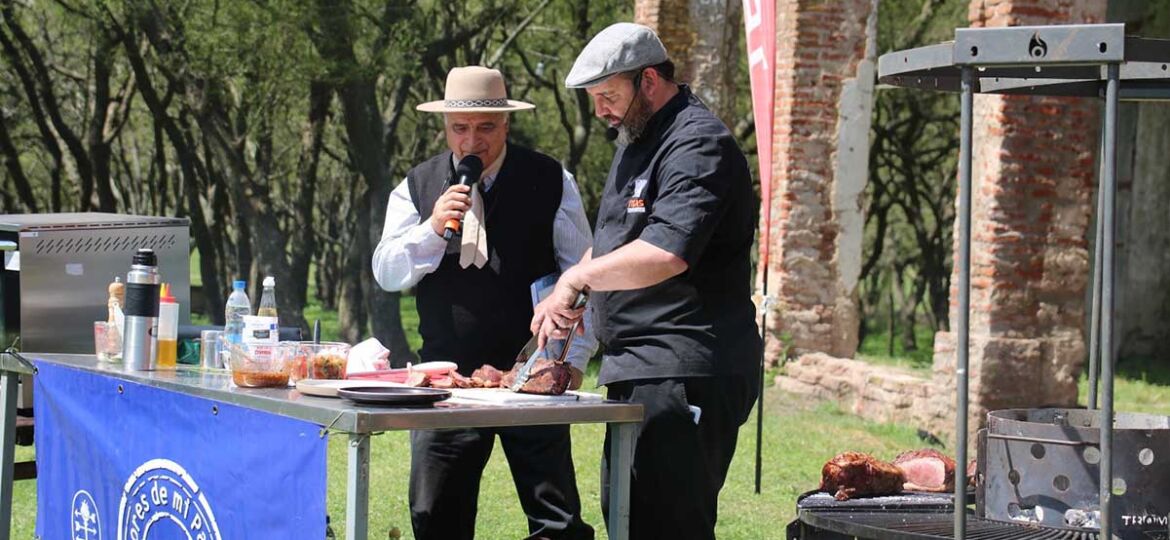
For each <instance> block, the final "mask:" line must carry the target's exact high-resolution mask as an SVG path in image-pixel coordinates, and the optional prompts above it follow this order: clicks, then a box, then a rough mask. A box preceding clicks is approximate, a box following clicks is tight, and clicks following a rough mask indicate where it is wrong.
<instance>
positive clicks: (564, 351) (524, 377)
mask: <svg viewBox="0 0 1170 540" xmlns="http://www.w3.org/2000/svg"><path fill="white" fill-rule="evenodd" d="M588 301H589V294H588V293H586V292H585V291H581V292H579V293H577V299H576V300H575V301H573V309H581V308H583V307H585V303H586V302H588ZM582 318H584V315H582ZM580 324H581V319H577V320H576V321H574V322H573V326H572V327H570V328H569V335H568V336H567V337H566V338H565V344H564V346H563V347H562V348H561V353H560V354H559V355H557V358H556V359H554V361H555V362H556V363H558V364H561V363H564V361H565V357H566V356H568V354H569V345H571V344H572V343H573V336H575V335H577V327H578V326H579V325H580ZM536 340H537V336H535V335H534V336H532V339H530V340H528V344H526V345H524V348H523V349H521V352H520V354H521V355H524V354H525V353H526V352H527V351H528V350H530V349H533V350H532V352H531V353H528V355H527V356H528V359H527V360H525V361H524V365H523V366H520V371H519V372H517V373H516V380H515V381H513V382H512V386H510V387H509V388H510V389H511V390H512V391H513V392H519V391H520V388H521V387H523V386H524V383H527V382H528V379H530V378H532V366H533V365H535V364H536V361H537V360H539V359H541V358H548V352H547V351H546V350H545V349H536V346H535V345H536ZM517 360H519V359H517Z"/></svg>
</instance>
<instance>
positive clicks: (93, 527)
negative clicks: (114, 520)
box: [69, 489, 102, 540]
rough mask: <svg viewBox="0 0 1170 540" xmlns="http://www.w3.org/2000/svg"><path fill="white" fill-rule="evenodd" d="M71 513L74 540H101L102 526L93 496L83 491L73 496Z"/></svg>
mask: <svg viewBox="0 0 1170 540" xmlns="http://www.w3.org/2000/svg"><path fill="white" fill-rule="evenodd" d="M70 508H71V510H70V512H69V534H70V535H71V536H70V538H72V539H73V540H101V538H102V525H101V519H100V518H99V517H98V508H97V503H96V502H94V500H93V495H90V494H89V492H88V491H86V490H84V489H81V490H78V491H77V492H76V493H74V494H73V504H72V505H71V506H70Z"/></svg>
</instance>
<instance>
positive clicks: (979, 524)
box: [800, 510, 1097, 540]
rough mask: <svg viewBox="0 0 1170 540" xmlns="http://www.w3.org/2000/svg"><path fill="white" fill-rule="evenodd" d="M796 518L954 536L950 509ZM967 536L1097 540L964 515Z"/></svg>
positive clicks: (842, 528) (836, 526) (902, 539)
mask: <svg viewBox="0 0 1170 540" xmlns="http://www.w3.org/2000/svg"><path fill="white" fill-rule="evenodd" d="M800 520H801V521H803V522H804V523H806V524H808V525H811V526H813V527H817V528H820V529H827V530H831V531H835V532H839V533H843V534H847V535H850V536H856V537H858V538H873V539H878V540H928V539H929V540H935V539H950V538H954V532H955V531H954V529H955V516H954V514H953V513H951V512H841V511H831V512H830V511H825V512H817V511H809V510H804V511H801V513H800ZM966 539H967V540H1097V533H1096V532H1095V531H1088V530H1084V529H1063V528H1056V527H1044V526H1040V525H1028V524H1022V523H1006V522H1002V521H992V520H989V519H983V518H979V517H975V516H967V535H966Z"/></svg>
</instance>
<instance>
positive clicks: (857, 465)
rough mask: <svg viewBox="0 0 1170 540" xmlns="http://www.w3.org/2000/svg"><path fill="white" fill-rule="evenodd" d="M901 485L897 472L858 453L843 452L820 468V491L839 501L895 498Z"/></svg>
mask: <svg viewBox="0 0 1170 540" xmlns="http://www.w3.org/2000/svg"><path fill="white" fill-rule="evenodd" d="M903 482H905V478H904V477H903V476H902V471H901V470H900V469H898V468H897V467H895V466H893V465H891V464H889V463H886V462H884V461H881V460H878V459H875V458H874V457H873V456H871V455H869V454H864V453H861V452H843V453H841V454H838V455H837V456H836V457H834V458H833V459H830V460H829V461H828V463H825V466H824V467H822V468H821V491H825V492H828V493H833V494H834V495H833V497H834V498H835V499H837V500H838V501H844V500H848V499H850V498H854V497H865V496H875V495H897V494H898V493H901V492H902V483H903Z"/></svg>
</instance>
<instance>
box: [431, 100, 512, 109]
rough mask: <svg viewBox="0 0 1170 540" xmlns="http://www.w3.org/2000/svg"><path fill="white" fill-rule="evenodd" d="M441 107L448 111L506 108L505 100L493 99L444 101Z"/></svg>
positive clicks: (506, 101) (506, 102)
mask: <svg viewBox="0 0 1170 540" xmlns="http://www.w3.org/2000/svg"><path fill="white" fill-rule="evenodd" d="M443 106H445V107H447V108H450V109H474V108H478V107H507V106H508V99H507V98H495V99H445V100H443Z"/></svg>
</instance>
